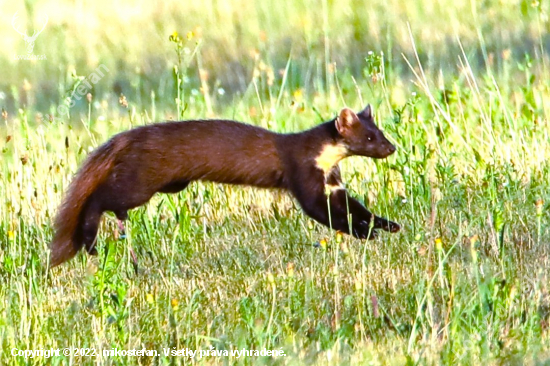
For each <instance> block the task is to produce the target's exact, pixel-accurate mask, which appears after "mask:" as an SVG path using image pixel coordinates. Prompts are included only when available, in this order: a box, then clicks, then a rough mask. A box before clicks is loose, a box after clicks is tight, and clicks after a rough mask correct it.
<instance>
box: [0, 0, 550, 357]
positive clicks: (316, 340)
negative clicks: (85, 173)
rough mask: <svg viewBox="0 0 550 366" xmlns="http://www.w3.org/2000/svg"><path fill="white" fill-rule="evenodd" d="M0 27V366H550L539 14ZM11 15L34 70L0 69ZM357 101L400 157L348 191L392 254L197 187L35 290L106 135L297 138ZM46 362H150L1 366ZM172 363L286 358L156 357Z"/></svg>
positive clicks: (143, 15)
mask: <svg viewBox="0 0 550 366" xmlns="http://www.w3.org/2000/svg"><path fill="white" fill-rule="evenodd" d="M187 3H189V4H187ZM0 8H1V9H2V11H1V12H0V34H1V35H2V41H1V42H2V43H3V47H1V48H0V70H1V71H0V107H1V108H2V115H1V117H0V119H1V121H2V124H1V127H0V149H1V161H2V165H1V170H0V182H1V184H0V202H1V203H0V263H1V264H0V365H4V364H5V365H29V364H30V365H34V364H36V365H42V364H54V365H65V364H116V365H118V364H132V365H134V364H140V365H141V364H143V365H150V364H151V365H172V364H175V365H180V364H192V363H198V364H275V365H280V364H292V365H294V364H308V365H310V364H311V365H317V364H319V365H334V364H354V365H355V364H361V365H362V364H369V365H403V364H409V365H415V364H420V365H435V364H453V365H454V364H464V365H468V364H481V363H482V362H483V363H485V364H489V365H493V364H494V365H500V364H546V363H548V362H550V337H549V325H550V293H549V291H550V289H549V277H550V265H549V264H550V263H549V262H550V226H549V216H548V203H549V202H550V190H549V183H550V165H549V163H548V159H549V158H550V144H549V131H550V122H549V120H548V116H549V114H550V70H549V67H550V58H549V52H548V50H549V47H550V36H549V35H548V34H550V22H549V19H548V16H549V12H550V4H549V3H547V2H545V1H540V2H539V1H531V0H529V1H527V0H490V1H489V0H488V1H483V2H479V3H478V2H475V1H462V0H455V1H450V0H430V1H427V0H426V1H422V2H406V3H405V2H401V1H397V0H385V1H382V0H373V1H363V0H342V1H338V2H336V1H329V0H320V1H313V0H300V1H292V2H291V1H288V2H280V1H274V0H255V1H244V0H233V1H231V0H216V1H215V0H211V1H202V2H180V1H165V2H160V3H158V4H156V3H153V2H145V1H136V2H133V3H132V5H130V2H126V3H122V4H121V3H115V2H107V1H103V0H99V1H95V2H91V1H82V0H81V1H73V2H69V1H66V0H52V1H30V0H29V1H25V2H24V3H23V2H22V3H15V2H13V3H6V2H4V3H1V5H0ZM53 9H59V10H53ZM16 11H17V12H18V14H19V21H20V24H21V28H23V29H24V28H25V27H27V28H28V29H29V30H30V29H36V28H40V25H41V24H42V23H43V19H44V16H45V15H47V16H48V19H49V20H48V23H47V25H46V27H45V28H44V30H43V32H42V33H41V34H40V35H39V36H38V37H37V39H36V43H35V47H34V51H33V52H34V54H35V55H46V59H45V60H18V59H15V58H14V55H25V54H26V49H25V43H24V41H23V38H22V37H21V36H20V35H19V34H17V32H16V31H15V30H14V28H12V24H11V23H12V19H13V18H12V17H13V14H14V13H15V12H16ZM30 33H32V32H31V31H29V34H30ZM102 65H103V67H104V69H99V70H102V71H103V72H101V77H99V78H98V79H95V78H94V77H93V75H92V73H96V74H95V75H96V76H97V75H99V74H98V73H97V72H96V70H98V67H101V66H102ZM94 80H95V82H94ZM88 85H89V86H88ZM73 91H76V92H75V93H73ZM367 103H370V104H372V105H373V107H374V111H375V114H376V119H377V122H378V124H379V126H380V127H381V128H383V129H384V131H385V134H386V136H388V137H389V139H390V140H391V141H392V142H393V143H394V144H395V145H396V146H397V148H398V150H397V152H396V153H395V154H394V155H392V156H390V157H389V158H388V159H385V160H381V161H374V160H372V159H366V158H357V157H355V158H349V159H346V160H344V161H343V162H342V163H341V166H342V170H343V177H344V180H345V182H346V185H347V187H348V188H349V190H350V191H351V192H353V195H354V196H355V197H357V198H359V199H360V200H361V201H364V202H365V204H367V206H368V207H369V208H370V209H371V210H372V211H373V212H375V213H377V214H379V215H381V216H385V217H388V218H389V219H391V220H393V221H396V222H398V223H400V224H401V225H402V228H403V229H402V231H401V232H399V233H398V234H388V233H383V234H381V235H380V236H379V238H378V239H376V240H374V241H369V242H366V241H360V240H356V239H353V238H351V237H349V236H341V235H339V234H336V233H335V232H332V231H330V230H329V229H327V228H324V227H322V226H321V225H319V224H317V223H315V222H314V221H313V220H312V219H310V218H308V217H307V216H305V215H304V214H303V213H302V212H301V210H300V208H299V207H298V205H297V203H296V202H295V201H293V200H292V198H291V197H290V196H289V195H287V194H286V193H284V192H278V191H269V190H259V189H254V188H246V187H233V186H227V185H225V186H224V185H215V184H211V183H193V184H192V185H190V187H189V188H188V189H186V190H185V191H184V192H182V193H180V194H177V195H157V196H155V197H154V198H153V199H152V200H151V202H150V203H149V204H148V205H146V206H144V207H141V208H139V209H136V210H133V211H132V212H131V214H130V219H129V220H128V222H127V231H128V236H127V237H126V238H120V237H118V231H117V229H116V222H115V217H114V215H106V217H105V218H104V220H103V223H102V226H101V229H100V236H99V238H98V248H99V255H98V256H97V257H90V256H87V255H85V254H84V253H81V254H79V255H78V256H77V257H76V258H75V259H73V260H71V261H70V262H68V263H66V264H64V265H62V266H60V267H59V268H55V269H53V270H51V271H47V260H48V246H49V242H50V240H51V238H52V234H53V233H52V222H53V217H54V215H55V213H56V209H57V206H58V204H59V203H60V201H61V198H62V194H63V192H64V189H65V188H66V187H67V185H68V183H69V182H70V180H71V179H72V177H73V175H74V173H75V172H76V170H77V168H78V166H79V164H80V163H81V162H82V161H83V160H84V159H85V157H86V155H87V153H88V152H89V151H91V150H92V149H93V148H95V147H97V146H99V145H100V144H101V143H103V142H104V141H106V140H107V139H108V138H109V137H110V136H112V135H113V134H115V133H117V132H120V131H124V130H126V129H129V128H131V127H132V126H137V125H141V124H146V123H152V122H155V121H162V120H175V119H194V118H210V117H212V118H229V119H236V120H239V121H243V122H246V123H251V124H255V125H259V126H263V127H267V128H270V129H272V130H275V131H279V132H291V131H300V130H302V129H305V128H308V127H311V126H314V125H316V124H318V123H319V122H321V121H323V120H328V119H331V118H333V117H334V116H335V115H336V113H338V111H339V110H340V109H341V108H342V107H344V106H349V107H351V108H353V109H355V110H359V109H361V108H363V107H364V106H365V105H366V104H367ZM129 248H133V250H134V251H135V253H136V254H137V257H138V262H139V268H138V269H137V272H136V271H135V268H134V266H133V265H132V261H131V257H130V254H129ZM65 347H77V348H91V349H95V351H96V352H97V353H102V352H103V350H111V349H114V348H118V349H119V350H130V349H142V348H146V349H150V350H157V351H158V353H159V356H158V357H147V356H142V357H130V356H120V355H119V356H103V355H102V354H101V355H100V356H98V357H80V356H78V357H64V356H59V357H51V358H45V357H42V356H39V357H35V358H32V359H31V358H28V359H25V358H24V357H21V356H12V349H14V348H15V349H18V350H27V349H28V350H32V349H35V350H39V349H63V348H65ZM185 348H189V349H192V350H213V349H215V350H218V351H223V350H228V351H229V350H241V349H243V348H245V349H257V350H261V349H263V348H266V349H271V350H274V349H276V350H283V351H284V353H285V354H286V356H285V357H267V356H265V357H261V356H258V357H256V356H251V357H240V358H236V357H224V356H205V357H202V358H201V359H199V358H198V357H194V358H190V357H185V356H174V357H172V356H164V349H178V350H179V349H185Z"/></svg>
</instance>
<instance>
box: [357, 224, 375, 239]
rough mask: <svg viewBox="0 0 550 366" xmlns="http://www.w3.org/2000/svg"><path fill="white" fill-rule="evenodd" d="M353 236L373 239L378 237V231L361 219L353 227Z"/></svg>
mask: <svg viewBox="0 0 550 366" xmlns="http://www.w3.org/2000/svg"><path fill="white" fill-rule="evenodd" d="M353 236H355V237H356V238H357V239H368V240H373V239H376V238H377V237H378V231H377V230H376V229H375V228H374V227H373V228H371V227H370V225H369V223H368V222H367V221H361V222H360V223H359V224H358V225H357V226H356V227H355V228H354V229H353Z"/></svg>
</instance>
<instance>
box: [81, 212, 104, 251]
mask: <svg viewBox="0 0 550 366" xmlns="http://www.w3.org/2000/svg"><path fill="white" fill-rule="evenodd" d="M102 214H103V210H102V209H101V207H100V206H99V204H97V203H96V202H94V201H92V202H91V203H90V204H89V205H88V206H87V207H86V209H85V211H84V216H83V218H82V233H81V235H82V243H83V244H84V248H86V251H87V252H88V253H89V254H92V255H97V249H96V248H95V244H96V237H97V230H98V228H99V221H100V220H101V215H102Z"/></svg>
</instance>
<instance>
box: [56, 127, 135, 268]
mask: <svg viewBox="0 0 550 366" xmlns="http://www.w3.org/2000/svg"><path fill="white" fill-rule="evenodd" d="M121 140H123V139H120V137H115V138H113V139H111V140H110V141H108V142H107V143H105V144H104V145H102V146H100V147H99V148H97V149H96V150H95V151H94V152H93V153H92V154H91V155H90V156H89V157H88V159H87V160H86V161H85V163H84V165H83V166H82V167H81V168H80V170H79V171H78V173H77V174H76V176H75V177H74V179H73V181H72V182H71V184H70V185H69V188H68V189H67V193H66V194H65V198H64V199H63V203H62V204H61V205H60V206H59V209H58V212H57V216H56V218H55V224H54V227H55V234H54V238H53V241H52V243H51V245H50V250H51V254H50V267H55V266H57V265H59V264H61V263H63V262H65V261H67V260H69V259H71V258H72V257H74V256H75V255H76V253H77V252H78V251H79V250H80V249H81V248H82V246H83V243H82V241H80V240H78V239H77V238H76V235H75V234H76V231H77V229H78V226H79V225H81V220H82V218H81V216H82V215H81V213H82V210H83V209H84V208H85V205H86V202H87V200H88V198H89V197H90V196H91V195H92V193H94V191H95V190H96V189H97V187H98V186H99V185H100V184H101V183H103V182H104V181H105V179H106V178H107V177H108V176H109V173H110V172H111V170H112V168H113V165H114V162H115V158H116V156H117V154H118V152H119V151H120V150H121V148H122V147H123V145H124V144H123V141H121Z"/></svg>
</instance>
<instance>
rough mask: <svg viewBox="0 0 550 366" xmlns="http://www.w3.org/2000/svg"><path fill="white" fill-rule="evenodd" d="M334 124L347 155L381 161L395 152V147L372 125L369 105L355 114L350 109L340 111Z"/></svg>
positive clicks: (372, 119) (372, 120)
mask: <svg viewBox="0 0 550 366" xmlns="http://www.w3.org/2000/svg"><path fill="white" fill-rule="evenodd" d="M335 124H336V129H337V130H338V133H339V134H340V136H342V142H343V144H344V145H345V146H346V149H347V152H348V154H347V155H360V156H368V157H371V158H378V159H383V158H385V157H387V156H389V155H391V154H393V153H394V152H395V146H393V145H392V143H391V142H389V141H388V139H387V138H386V137H385V136H384V134H383V133H382V131H380V129H379V128H378V127H376V125H375V124H374V118H373V116H372V109H371V106H370V105H368V106H367V107H366V108H365V109H364V110H362V111H361V112H359V113H357V114H355V113H354V112H353V111H352V110H351V109H348V108H344V109H342V111H341V112H340V115H339V116H338V117H337V118H336V122H335Z"/></svg>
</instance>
